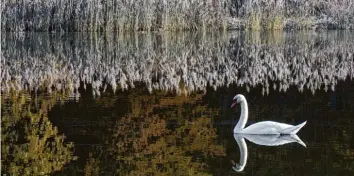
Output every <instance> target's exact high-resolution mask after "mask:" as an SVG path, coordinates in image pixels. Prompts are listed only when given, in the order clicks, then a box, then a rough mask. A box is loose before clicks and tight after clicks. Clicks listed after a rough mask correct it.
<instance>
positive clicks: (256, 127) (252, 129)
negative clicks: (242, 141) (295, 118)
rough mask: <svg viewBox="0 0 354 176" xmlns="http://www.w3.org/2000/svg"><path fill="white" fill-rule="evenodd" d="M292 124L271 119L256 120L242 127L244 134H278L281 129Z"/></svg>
mask: <svg viewBox="0 0 354 176" xmlns="http://www.w3.org/2000/svg"><path fill="white" fill-rule="evenodd" d="M291 127H293V125H289V124H285V123H278V122H273V121H264V122H258V123H255V124H252V125H250V126H248V127H247V128H245V129H243V130H242V132H243V133H246V134H280V131H282V130H283V129H287V128H291Z"/></svg>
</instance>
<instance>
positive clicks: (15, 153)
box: [1, 91, 76, 175]
mask: <svg viewBox="0 0 354 176" xmlns="http://www.w3.org/2000/svg"><path fill="white" fill-rule="evenodd" d="M64 97H65V96H64V95H63V94H60V93H57V92H56V93H54V94H52V95H51V97H48V96H46V95H45V94H42V95H38V96H31V95H29V94H26V93H25V92H16V91H12V92H10V93H9V94H7V95H2V98H1V104H2V106H1V144H2V145H1V170H2V173H3V174H9V175H48V174H51V173H53V172H56V171H60V170H62V169H63V167H64V166H65V165H66V164H68V163H69V162H70V161H72V160H74V159H76V157H74V156H73V151H72V149H73V144H72V143H66V142H64V139H65V136H64V135H61V134H59V133H58V129H57V128H56V127H55V126H53V125H52V123H51V122H50V121H49V120H48V115H47V113H48V110H49V109H50V108H51V107H52V106H53V105H54V104H55V103H57V100H60V99H63V98H64Z"/></svg>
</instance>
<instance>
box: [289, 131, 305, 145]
mask: <svg viewBox="0 0 354 176" xmlns="http://www.w3.org/2000/svg"><path fill="white" fill-rule="evenodd" d="M290 136H291V137H292V138H293V139H294V140H295V141H296V142H297V143H299V144H300V145H302V146H304V147H306V144H305V143H304V142H302V140H301V139H300V138H299V137H298V136H297V135H296V134H291V135H290Z"/></svg>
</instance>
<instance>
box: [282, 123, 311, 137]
mask: <svg viewBox="0 0 354 176" xmlns="http://www.w3.org/2000/svg"><path fill="white" fill-rule="evenodd" d="M305 125H306V121H305V122H302V123H301V124H299V125H296V126H292V127H289V128H285V129H284V130H282V131H281V132H280V134H296V133H297V132H298V131H299V130H300V129H301V128H302V127H303V126H305Z"/></svg>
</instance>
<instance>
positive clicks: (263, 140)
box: [232, 134, 306, 172]
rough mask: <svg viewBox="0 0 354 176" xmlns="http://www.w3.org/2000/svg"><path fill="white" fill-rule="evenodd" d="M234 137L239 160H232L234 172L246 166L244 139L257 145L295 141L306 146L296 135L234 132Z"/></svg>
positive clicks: (246, 152) (246, 153)
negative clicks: (235, 161)
mask: <svg viewBox="0 0 354 176" xmlns="http://www.w3.org/2000/svg"><path fill="white" fill-rule="evenodd" d="M234 138H235V140H236V142H237V145H238V147H239V148H240V161H239V163H235V164H234V162H233V164H234V166H232V169H233V170H234V171H236V172H241V171H243V169H244V168H245V167H246V163H247V157H248V149H247V144H246V141H245V139H247V140H248V141H251V142H253V143H255V144H258V145H264V146H279V145H284V144H288V143H292V142H297V143H299V144H301V145H302V146H304V147H306V144H305V143H304V142H302V141H301V139H300V138H299V137H298V136H297V135H296V134H293V135H251V134H234Z"/></svg>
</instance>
